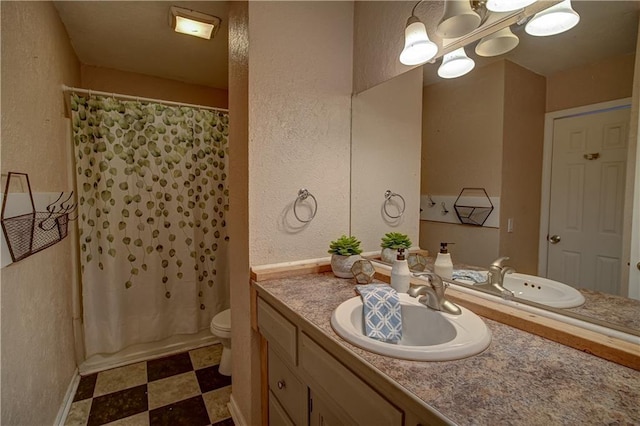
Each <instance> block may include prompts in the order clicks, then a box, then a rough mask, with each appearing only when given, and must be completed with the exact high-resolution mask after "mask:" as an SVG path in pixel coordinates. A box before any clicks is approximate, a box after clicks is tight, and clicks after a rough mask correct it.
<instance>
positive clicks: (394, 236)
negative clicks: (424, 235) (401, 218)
mask: <svg viewBox="0 0 640 426" xmlns="http://www.w3.org/2000/svg"><path fill="white" fill-rule="evenodd" d="M380 247H382V252H381V253H380V257H381V259H382V261H383V262H386V263H393V261H394V260H396V256H397V255H398V249H405V250H409V249H410V248H411V240H410V239H409V236H407V235H406V234H401V233H399V232H389V233H388V234H385V235H384V237H382V242H381V243H380Z"/></svg>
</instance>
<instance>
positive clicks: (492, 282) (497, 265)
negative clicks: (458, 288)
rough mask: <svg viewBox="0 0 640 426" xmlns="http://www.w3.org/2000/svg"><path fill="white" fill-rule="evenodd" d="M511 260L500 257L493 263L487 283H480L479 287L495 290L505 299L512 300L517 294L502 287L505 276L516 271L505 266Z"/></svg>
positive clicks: (488, 273)
mask: <svg viewBox="0 0 640 426" xmlns="http://www.w3.org/2000/svg"><path fill="white" fill-rule="evenodd" d="M507 260H509V258H508V257H500V258H498V259H496V260H494V261H493V263H492V264H491V265H490V266H489V271H488V272H487V280H486V281H485V282H482V283H479V284H477V285H479V286H486V287H490V288H492V289H494V290H497V291H498V293H499V294H500V296H501V297H502V298H503V299H506V300H510V299H512V298H513V297H514V296H515V294H514V293H513V291H511V290H507V289H506V288H504V287H503V286H502V283H503V282H504V276H505V275H506V274H511V273H513V272H515V271H516V270H515V269H513V268H512V267H511V266H506V265H504V262H506V261H507Z"/></svg>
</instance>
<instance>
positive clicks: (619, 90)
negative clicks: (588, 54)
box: [546, 54, 635, 112]
mask: <svg viewBox="0 0 640 426" xmlns="http://www.w3.org/2000/svg"><path fill="white" fill-rule="evenodd" d="M634 62H635V55H634V54H629V55H622V56H617V57H613V58H607V59H605V60H603V61H600V62H595V63H592V64H589V65H586V66H584V67H579V68H573V69H569V70H565V71H561V72H558V73H556V74H553V75H550V76H548V77H547V107H546V110H547V112H552V111H559V110H562V109H567V108H573V107H577V106H583V105H590V104H595V103H598V102H605V101H611V100H614V99H622V98H626V97H629V96H631V91H632V87H633V69H634ZM587 87H588V90H586V89H585V88H587Z"/></svg>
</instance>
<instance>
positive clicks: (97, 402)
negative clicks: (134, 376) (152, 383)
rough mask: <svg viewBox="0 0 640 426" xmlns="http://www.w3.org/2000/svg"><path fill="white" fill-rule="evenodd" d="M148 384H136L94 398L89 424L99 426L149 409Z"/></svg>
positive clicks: (89, 425)
mask: <svg viewBox="0 0 640 426" xmlns="http://www.w3.org/2000/svg"><path fill="white" fill-rule="evenodd" d="M148 408H149V403H148V400H147V385H146V384H145V385H140V386H136V387H135V388H130V389H125V390H122V391H119V392H114V393H110V394H107V395H103V396H99V397H96V398H94V399H93V402H92V404H91V412H90V413H89V421H88V422H87V426H98V425H102V424H105V423H109V422H113V421H115V420H118V419H122V418H125V417H129V416H133V415H134V414H138V413H141V412H143V411H147V409H148Z"/></svg>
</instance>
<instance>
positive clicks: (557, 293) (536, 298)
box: [502, 272, 584, 308]
mask: <svg viewBox="0 0 640 426" xmlns="http://www.w3.org/2000/svg"><path fill="white" fill-rule="evenodd" d="M502 286H503V287H504V288H506V289H507V290H511V291H513V293H514V295H515V296H516V297H519V298H521V299H524V300H529V301H531V302H536V303H540V304H542V305H547V306H550V307H552V308H575V307H577V306H580V305H582V304H583V303H584V296H583V295H582V293H580V292H579V291H578V290H576V289H575V288H573V287H571V286H568V285H566V284H562V283H560V282H558V281H553V280H549V279H547V278H542V277H536V276H534V275H526V274H519V273H517V272H516V273H513V274H507V275H505V277H504V280H503V282H502Z"/></svg>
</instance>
